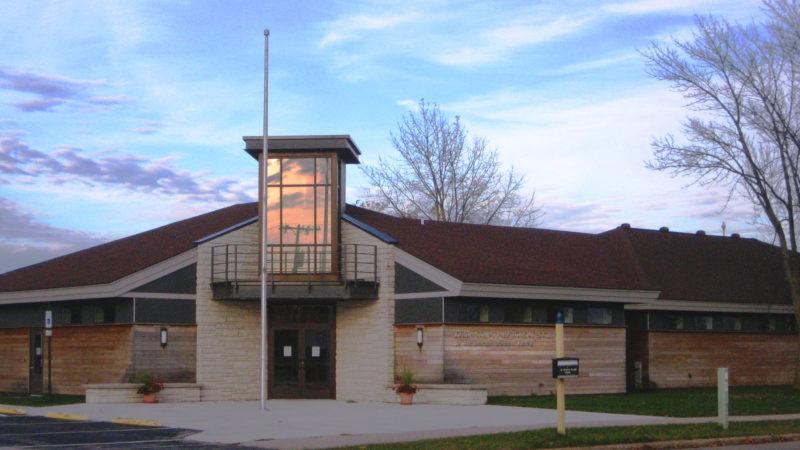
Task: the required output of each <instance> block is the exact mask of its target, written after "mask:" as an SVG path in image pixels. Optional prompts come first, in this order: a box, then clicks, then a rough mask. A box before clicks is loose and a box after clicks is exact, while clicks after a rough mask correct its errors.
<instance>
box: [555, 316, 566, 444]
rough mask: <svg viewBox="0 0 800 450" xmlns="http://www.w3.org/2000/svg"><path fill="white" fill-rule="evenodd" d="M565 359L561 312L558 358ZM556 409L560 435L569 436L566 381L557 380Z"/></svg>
mask: <svg viewBox="0 0 800 450" xmlns="http://www.w3.org/2000/svg"><path fill="white" fill-rule="evenodd" d="M563 357H564V316H563V315H562V313H561V312H559V313H558V314H557V316H556V358H563ZM556 409H557V410H558V424H557V426H556V429H557V431H558V434H560V435H561V436H564V435H566V434H567V422H566V398H565V392H564V379H563V378H557V379H556Z"/></svg>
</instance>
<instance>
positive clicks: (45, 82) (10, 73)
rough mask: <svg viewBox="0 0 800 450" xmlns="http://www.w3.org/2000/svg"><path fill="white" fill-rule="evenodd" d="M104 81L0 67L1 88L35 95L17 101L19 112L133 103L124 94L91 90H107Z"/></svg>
mask: <svg viewBox="0 0 800 450" xmlns="http://www.w3.org/2000/svg"><path fill="white" fill-rule="evenodd" d="M110 86H111V85H110V83H108V82H107V81H105V80H81V79H73V78H66V77H62V76H58V75H51V74H42V73H35V72H26V71H20V70H12V69H8V68H0V89H5V90H9V91H14V92H18V93H22V94H34V95H35V96H37V98H35V99H29V100H20V101H17V102H14V103H13V106H14V107H15V108H16V109H17V110H18V111H22V112H42V111H53V109H54V108H55V107H57V106H61V105H64V104H66V103H69V102H74V103H77V104H91V105H102V106H115V105H119V104H122V103H127V102H130V101H132V100H133V98H132V97H129V96H127V95H119V94H118V95H98V94H93V93H92V90H94V89H98V88H107V87H110Z"/></svg>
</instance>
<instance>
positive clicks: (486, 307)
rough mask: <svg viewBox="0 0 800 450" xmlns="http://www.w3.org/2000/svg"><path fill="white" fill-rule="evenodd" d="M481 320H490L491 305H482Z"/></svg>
mask: <svg viewBox="0 0 800 450" xmlns="http://www.w3.org/2000/svg"><path fill="white" fill-rule="evenodd" d="M479 320H480V321H481V322H488V321H489V305H481V306H480V316H479Z"/></svg>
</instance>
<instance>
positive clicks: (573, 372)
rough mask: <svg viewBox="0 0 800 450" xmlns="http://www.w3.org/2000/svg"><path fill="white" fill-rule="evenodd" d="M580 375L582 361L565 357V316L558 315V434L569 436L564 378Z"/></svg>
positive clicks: (555, 369) (555, 373)
mask: <svg viewBox="0 0 800 450" xmlns="http://www.w3.org/2000/svg"><path fill="white" fill-rule="evenodd" d="M578 375H580V360H579V359H578V358H565V357H564V314H563V313H562V312H561V311H559V312H558V313H557V314H556V357H555V358H553V378H554V379H555V380H556V409H557V411H558V424H557V425H556V430H557V431H558V434H560V435H561V436H564V435H566V434H567V419H566V415H567V406H566V392H565V390H564V378H574V377H577V376H578Z"/></svg>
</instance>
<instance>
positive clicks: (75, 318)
mask: <svg viewBox="0 0 800 450" xmlns="http://www.w3.org/2000/svg"><path fill="white" fill-rule="evenodd" d="M67 323H69V324H79V323H81V307H80V305H72V306H70V307H69V309H68V310H67Z"/></svg>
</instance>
